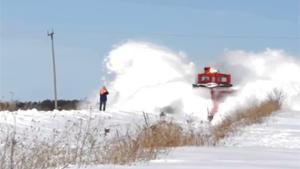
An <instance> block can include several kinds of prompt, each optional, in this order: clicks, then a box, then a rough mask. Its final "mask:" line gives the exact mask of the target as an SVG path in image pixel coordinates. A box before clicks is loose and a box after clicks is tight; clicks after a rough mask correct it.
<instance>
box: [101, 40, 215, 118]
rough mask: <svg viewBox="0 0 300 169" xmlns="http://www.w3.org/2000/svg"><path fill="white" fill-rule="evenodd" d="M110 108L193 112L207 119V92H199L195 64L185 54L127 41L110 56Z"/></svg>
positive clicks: (107, 61) (144, 43) (108, 57)
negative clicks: (195, 83) (196, 86)
mask: <svg viewBox="0 0 300 169" xmlns="http://www.w3.org/2000/svg"><path fill="white" fill-rule="evenodd" d="M105 63H106V68H107V73H108V77H109V78H110V79H111V80H109V81H110V82H109V83H107V84H108V89H110V91H111V92H110V93H111V95H110V100H109V102H110V103H109V104H110V105H111V106H110V107H111V108H113V109H116V110H122V111H145V112H150V113H155V112H156V113H159V112H162V111H163V112H166V113H179V112H180V113H189V114H190V113H193V114H197V115H198V116H202V117H203V118H206V115H207V105H209V104H210V100H209V95H208V94H209V93H208V92H207V91H206V90H195V89H193V88H192V83H193V82H194V80H195V77H194V76H195V74H196V71H195V65H194V64H193V63H192V62H189V61H188V60H187V58H186V56H185V54H184V53H182V52H173V51H171V50H169V49H167V48H164V47H160V46H156V45H154V44H151V43H146V42H127V43H124V44H122V45H120V46H117V47H116V48H115V49H113V50H112V51H111V52H110V53H109V54H108V56H107V58H106V60H105Z"/></svg>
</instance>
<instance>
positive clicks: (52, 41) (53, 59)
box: [48, 30, 57, 109]
mask: <svg viewBox="0 0 300 169" xmlns="http://www.w3.org/2000/svg"><path fill="white" fill-rule="evenodd" d="M48 36H50V37H51V44H52V63H53V84H54V105H55V109H57V88H56V69H55V56H54V40H53V38H54V37H53V36H54V32H53V30H52V32H50V33H49V32H48Z"/></svg>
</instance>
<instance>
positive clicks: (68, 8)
mask: <svg viewBox="0 0 300 169" xmlns="http://www.w3.org/2000/svg"><path fill="white" fill-rule="evenodd" d="M0 12H1V13H0V17H1V18H0V21H1V22H0V66H1V67H0V82H1V83H0V85H1V86H0V97H1V99H4V100H9V99H11V97H12V96H13V99H17V100H23V101H24V100H27V101H29V100H32V101H38V100H43V99H52V98H53V85H52V67H51V66H52V65H51V64H50V63H51V53H50V39H49V37H47V34H46V33H47V30H51V29H52V28H53V29H54V31H55V33H56V34H55V52H56V62H57V76H58V95H59V98H60V99H82V98H84V97H86V96H88V95H90V94H91V92H93V91H94V90H95V89H97V88H98V86H100V85H101V76H102V73H103V64H102V62H103V58H104V57H105V56H106V55H107V54H108V52H109V51H110V50H111V49H112V47H113V46H114V45H115V44H119V43H122V42H124V41H126V40H128V39H131V40H139V41H149V42H152V43H155V44H158V45H163V46H166V47H168V48H170V49H172V50H174V51H184V52H185V53H186V54H187V55H188V56H189V57H190V59H191V60H192V61H194V62H195V63H196V64H198V65H203V64H209V63H213V62H214V60H216V58H217V57H219V56H220V55H222V53H223V51H224V50H225V49H233V50H234V49H242V50H246V51H261V50H264V49H265V48H276V49H283V50H285V51H286V52H287V53H289V54H291V55H293V56H295V57H298V58H299V57H300V40H299V37H300V0H252V1H240V0H189V1H184V0H151V1H146V0H144V1H142V0H107V1H104V0H87V1H76V0H69V1H68V0H65V1H61V0H51V1H38V0H36V1H33V0H26V1H16V0H0ZM11 92H13V95H12V94H11Z"/></svg>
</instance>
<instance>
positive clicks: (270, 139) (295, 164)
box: [0, 110, 300, 169]
mask: <svg viewBox="0 0 300 169" xmlns="http://www.w3.org/2000/svg"><path fill="white" fill-rule="evenodd" d="M91 117H92V118H93V121H95V122H96V123H95V124H94V125H99V124H101V125H99V128H101V127H109V128H111V129H112V130H113V131H116V130H118V131H119V132H127V129H130V128H131V127H135V126H136V125H137V124H143V123H144V120H143V118H144V117H143V115H142V113H141V112H140V113H132V112H116V111H114V110H108V111H107V112H99V111H97V110H81V111H53V112H52V111H47V112H45V111H37V110H28V111H17V112H8V111H2V112H0V126H1V128H2V129H4V128H6V127H8V126H11V125H12V126H16V128H17V133H22V132H24V129H25V128H30V126H34V127H35V128H39V129H38V130H35V131H33V132H32V133H27V134H30V135H32V136H38V138H40V139H42V138H43V137H44V136H47V135H48V134H50V133H52V131H53V129H55V130H63V129H64V127H65V126H66V125H67V124H68V123H70V122H76V121H77V122H78V121H80V120H82V121H87V120H88V119H89V118H91ZM149 117H150V119H151V120H153V121H154V120H157V119H158V117H157V116H155V115H151V114H150V115H149ZM171 118H173V119H174V120H175V121H178V122H179V123H182V122H183V121H184V118H185V117H184V116H174V117H171ZM189 118H190V117H189ZM299 120H300V111H280V112H277V113H276V114H275V115H274V116H272V117H271V118H268V119H265V121H264V122H263V123H262V124H255V125H251V126H248V127H245V128H241V129H240V131H239V132H238V133H236V134H235V135H232V136H230V137H228V138H226V139H225V140H224V141H223V142H221V143H220V144H219V145H217V146H216V147H181V148H174V149H173V150H172V151H171V152H170V153H169V154H161V155H160V157H159V158H158V159H155V160H151V161H149V162H138V163H135V164H133V165H130V166H127V165H125V166H119V165H98V166H82V167H81V168H82V169H83V168H86V169H109V168H112V169H113V168H115V169H125V168H128V169H129V168H130V169H142V168H145V169H156V168H184V169H194V168H208V169H212V168H246V169H248V168H249V169H262V168H278V169H279V168H299V167H300V163H299V160H300V123H299ZM122 129H123V130H122ZM26 131H27V130H26ZM0 138H1V136H0ZM35 138H36V137H35ZM27 141H29V140H27ZM78 167H79V166H69V167H68V168H69V169H76V168H78Z"/></svg>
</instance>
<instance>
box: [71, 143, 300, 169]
mask: <svg viewBox="0 0 300 169" xmlns="http://www.w3.org/2000/svg"><path fill="white" fill-rule="evenodd" d="M299 160H300V152H299V149H298V150H297V149H276V148H261V147H260V148H257V147H256V148H253V147H252V148H244V147H243V148H241V147H239V148H228V147H213V148H212V147H181V148H176V149H175V150H174V151H172V152H171V153H170V154H169V155H168V156H167V157H164V158H161V159H157V160H151V161H149V162H147V163H138V164H135V165H131V166H120V165H98V166H88V167H82V169H83V168H84V169H160V168H162V169H198V168H201V169H216V168H227V169H241V168H243V169H283V168H284V169H298V168H299V167H300V164H299ZM76 168H77V166H70V167H69V169H76Z"/></svg>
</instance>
